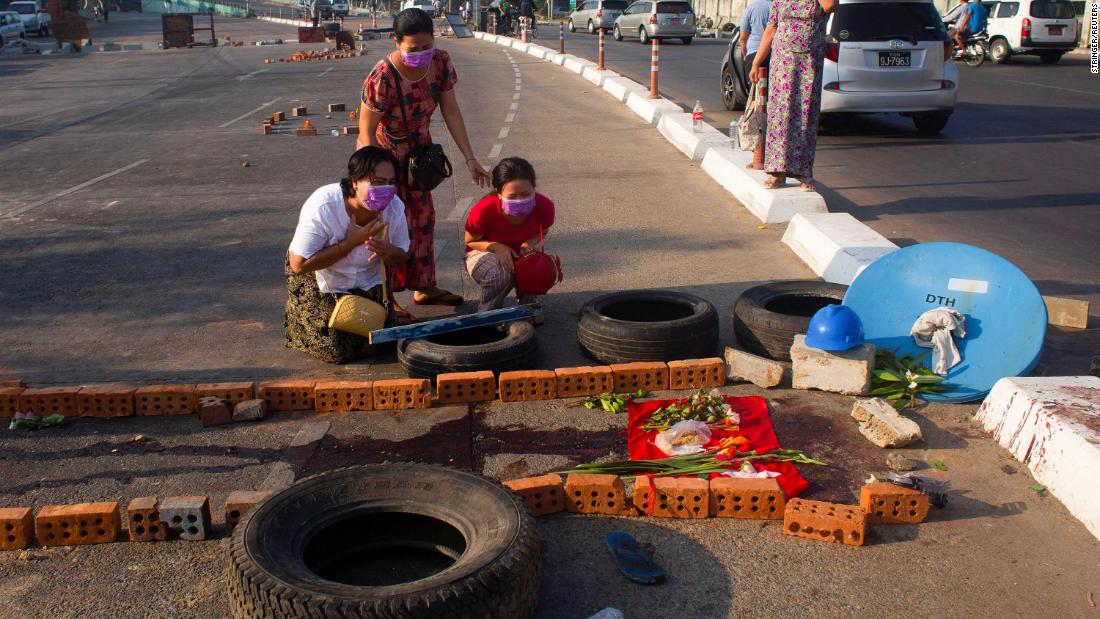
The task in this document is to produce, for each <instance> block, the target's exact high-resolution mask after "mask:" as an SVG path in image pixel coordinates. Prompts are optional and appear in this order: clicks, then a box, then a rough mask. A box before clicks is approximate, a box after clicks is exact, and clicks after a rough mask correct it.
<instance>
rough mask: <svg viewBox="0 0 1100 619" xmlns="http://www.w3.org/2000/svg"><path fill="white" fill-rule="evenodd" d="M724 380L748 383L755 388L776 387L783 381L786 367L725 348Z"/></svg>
mask: <svg viewBox="0 0 1100 619" xmlns="http://www.w3.org/2000/svg"><path fill="white" fill-rule="evenodd" d="M725 359H726V378H727V379H729V380H731V381H734V382H744V381H747V382H750V383H752V384H754V385H756V386H757V387H764V388H765V389H767V388H768V387H776V386H778V385H779V383H780V382H782V381H783V373H784V372H785V370H786V366H785V365H784V364H783V363H782V362H781V361H775V360H773V359H767V358H765V357H761V356H759V355H754V354H752V353H751V352H745V351H743V350H738V349H736V348H729V347H727V348H726V353H725Z"/></svg>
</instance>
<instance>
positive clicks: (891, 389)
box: [871, 387, 899, 395]
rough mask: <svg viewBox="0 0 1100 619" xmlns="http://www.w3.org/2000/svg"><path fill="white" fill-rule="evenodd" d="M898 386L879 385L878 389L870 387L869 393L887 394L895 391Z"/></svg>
mask: <svg viewBox="0 0 1100 619" xmlns="http://www.w3.org/2000/svg"><path fill="white" fill-rule="evenodd" d="M898 390H899V389H898V387H879V388H878V389H872V390H871V395H888V394H891V393H897V392H898Z"/></svg>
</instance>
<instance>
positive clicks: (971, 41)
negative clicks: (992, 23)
mask: <svg viewBox="0 0 1100 619" xmlns="http://www.w3.org/2000/svg"><path fill="white" fill-rule="evenodd" d="M965 43H966V46H965V47H964V48H963V49H957V50H955V60H961V61H963V62H965V63H966V66H968V67H980V66H982V63H984V62H985V57H986V55H987V54H989V35H988V34H986V33H985V32H984V31H983V32H979V33H977V34H974V35H971V36H970V37H969V38H967V39H966V41H965Z"/></svg>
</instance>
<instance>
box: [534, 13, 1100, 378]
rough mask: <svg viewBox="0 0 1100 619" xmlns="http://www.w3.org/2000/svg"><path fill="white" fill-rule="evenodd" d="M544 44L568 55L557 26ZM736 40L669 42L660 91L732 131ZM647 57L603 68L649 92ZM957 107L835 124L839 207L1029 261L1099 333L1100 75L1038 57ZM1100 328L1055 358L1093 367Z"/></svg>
mask: <svg viewBox="0 0 1100 619" xmlns="http://www.w3.org/2000/svg"><path fill="white" fill-rule="evenodd" d="M540 34H541V36H542V38H541V40H540V41H539V43H541V44H543V45H546V46H549V47H551V48H552V49H557V46H558V29H557V25H556V24H555V25H549V26H544V27H542V28H541V29H540ZM728 45H729V42H728V40H725V39H723V40H714V39H696V40H695V42H694V43H693V44H692V45H691V46H685V45H683V44H681V43H680V42H679V41H669V42H665V43H663V44H662V45H661V51H660V58H661V62H660V68H661V71H660V89H661V92H662V94H663V95H664V96H666V97H668V98H670V99H672V100H674V101H676V102H677V103H679V104H680V105H681V106H683V107H684V108H685V110H690V109H691V108H692V106H694V105H695V102H696V101H700V102H701V103H702V105H703V108H704V111H705V116H706V118H707V120H708V121H709V122H710V123H711V124H712V125H713V126H715V127H717V128H719V129H725V128H726V127H727V126H728V124H729V121H730V119H731V118H732V117H733V116H734V114H733V113H731V112H727V111H726V110H725V108H724V107H723V105H722V99H721V94H720V91H719V75H720V71H721V62H722V59H723V58H724V54H725V53H726V48H727V47H728ZM597 50H598V43H597V37H594V36H592V35H589V34H586V33H582V32H577V33H576V34H570V33H569V32H568V31H566V52H567V53H571V54H576V55H578V56H582V57H585V58H589V59H591V60H595V59H596V55H597ZM649 57H650V49H649V47H648V46H643V45H641V44H639V43H638V42H637V41H636V40H629V39H628V40H626V41H623V42H615V40H614V39H613V38H612V37H610V36H607V37H606V46H605V64H606V66H607V67H608V68H609V69H611V70H613V71H617V72H619V73H621V74H624V75H626V76H628V77H630V78H631V79H634V80H635V81H638V82H639V83H642V84H646V85H648V83H649V64H650V60H649ZM959 71H960V77H959V84H960V85H959V89H960V92H959V102H958V106H957V107H956V110H955V113H954V114H953V115H952V117H951V120H950V122H949V123H948V125H947V127H946V129H944V131H943V132H942V134H941V135H939V136H936V137H923V136H920V135H918V134H917V133H916V132H915V130H914V128H913V124H912V122H911V121H910V120H909V119H906V118H902V117H900V116H897V115H859V116H851V117H843V118H837V119H829V120H828V124H826V126H825V127H824V128H823V130H822V133H821V136H820V138H819V141H818V153H817V161H816V166H815V170H814V173H815V176H816V177H817V179H818V181H819V186H820V188H821V189H820V190H821V193H822V195H823V196H824V197H825V200H826V202H827V204H828V206H829V210H830V211H832V212H848V213H851V214H852V215H854V216H855V217H856V218H858V219H859V220H861V221H863V222H865V223H867V225H869V226H871V227H872V228H874V229H875V230H876V231H878V232H879V233H880V234H882V235H883V236H885V237H887V238H889V239H891V240H893V241H894V242H895V243H897V244H898V245H900V246H906V245H911V244H913V243H921V242H929V241H954V242H960V243H969V244H972V245H977V246H979V247H984V248H986V249H988V250H990V251H992V252H994V253H997V254H999V255H1001V256H1004V257H1005V258H1007V259H1008V260H1010V261H1011V262H1013V263H1014V264H1016V265H1017V266H1019V267H1020V268H1021V269H1022V270H1023V271H1024V272H1025V273H1027V275H1028V276H1029V277H1030V278H1031V279H1032V280H1033V281H1034V282H1035V284H1036V286H1038V288H1039V291H1040V292H1041V293H1042V294H1046V295H1053V296H1060V297H1069V298H1074V299H1083V300H1087V301H1089V302H1090V303H1091V310H1090V315H1091V316H1090V318H1091V322H1092V323H1093V324H1094V325H1100V322H1098V321H1100V255H1098V254H1097V252H1096V239H1097V238H1100V218H1098V217H1097V216H1096V213H1097V210H1098V208H1100V174H1098V172H1100V169H1098V167H1097V165H1098V162H1100V77H1098V76H1096V75H1092V74H1091V73H1089V68H1088V60H1087V58H1086V57H1085V56H1083V55H1080V54H1076V55H1074V54H1071V55H1067V56H1065V57H1064V58H1063V59H1062V61H1061V63H1060V64H1058V65H1054V66H1049V65H1044V64H1041V63H1040V62H1039V59H1038V58H1036V57H1018V58H1016V59H1014V61H1013V62H1012V63H1010V64H1007V65H994V64H992V63H987V64H985V65H983V66H982V67H979V68H977V69H973V68H970V67H967V66H965V65H963V66H960V68H959ZM1098 352H1100V326H1093V327H1092V328H1090V329H1088V330H1087V331H1081V330H1073V329H1067V330H1063V329H1052V330H1051V333H1050V335H1049V338H1048V354H1047V355H1045V357H1044V364H1045V365H1046V366H1047V367H1048V369H1049V371H1050V372H1052V373H1065V374H1079V373H1086V372H1087V370H1088V366H1089V360H1090V359H1091V358H1092V356H1093V355H1095V354H1097V353H1098Z"/></svg>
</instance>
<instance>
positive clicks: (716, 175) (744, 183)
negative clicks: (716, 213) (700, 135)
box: [702, 147, 827, 224]
mask: <svg viewBox="0 0 1100 619" xmlns="http://www.w3.org/2000/svg"><path fill="white" fill-rule="evenodd" d="M750 163H752V153H749V152H745V151H742V150H733V149H732V148H728V147H726V148H711V149H710V150H709V151H707V154H706V156H704V157H703V164H702V169H703V171H704V172H706V173H707V174H709V175H710V177H711V178H713V179H714V180H715V181H717V182H718V184H719V185H721V186H722V187H724V188H725V189H726V191H728V192H730V193H731V194H733V196H734V197H735V198H737V199H738V200H740V201H741V203H742V204H744V205H745V208H747V209H748V210H749V212H750V213H752V214H753V215H755V216H756V218H757V219H759V220H760V221H762V222H764V223H765V224H772V223H783V222H787V221H790V220H791V219H792V218H793V217H794V216H795V215H798V214H800V213H825V212H827V209H826V208H825V200H824V199H823V198H822V197H821V194H819V193H815V192H807V191H802V190H800V189H799V188H798V186H797V185H788V186H787V187H785V188H783V189H765V188H764V185H763V182H764V176H765V174H764V173H763V172H760V171H757V170H746V169H745V166H746V165H748V164H750Z"/></svg>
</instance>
